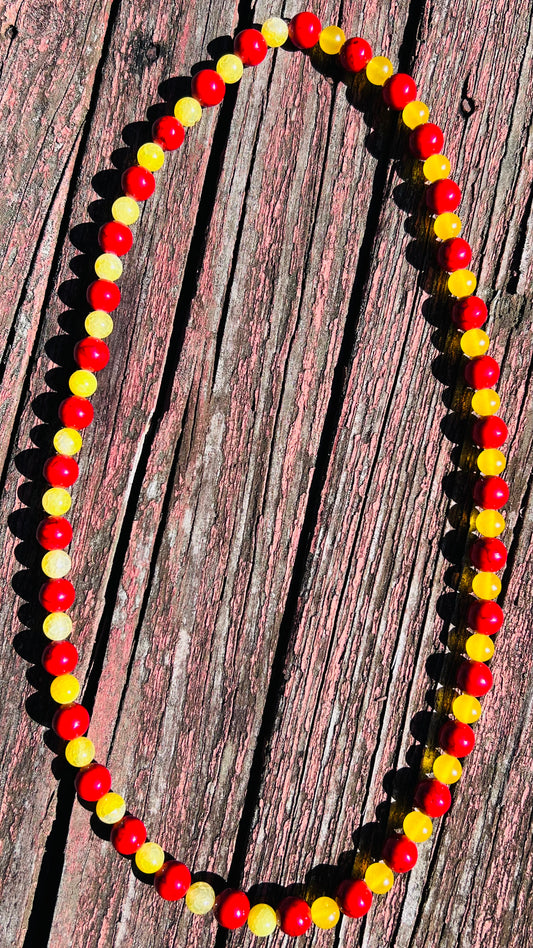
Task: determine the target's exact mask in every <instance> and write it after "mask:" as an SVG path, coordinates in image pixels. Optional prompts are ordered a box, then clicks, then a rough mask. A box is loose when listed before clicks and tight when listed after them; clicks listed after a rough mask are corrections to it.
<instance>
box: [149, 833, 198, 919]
mask: <svg viewBox="0 0 533 948" xmlns="http://www.w3.org/2000/svg"><path fill="white" fill-rule="evenodd" d="M164 861H165V853H164V852H163V850H162V849H161V846H160V845H159V844H158V843H151V842H148V843H143V844H142V846H140V847H139V849H138V850H137V852H136V853H135V865H136V866H137V869H139V870H140V871H141V872H145V873H146V874H149V873H151V872H157V871H158V870H159V869H161V866H162V865H163V863H164ZM195 884H197V883H195ZM209 888H211V886H209ZM191 889H192V886H191ZM189 891H190V890H189ZM211 891H212V890H211ZM214 901H215V900H214V899H213V902H214ZM187 904H188V903H187ZM207 911H209V910H207Z"/></svg>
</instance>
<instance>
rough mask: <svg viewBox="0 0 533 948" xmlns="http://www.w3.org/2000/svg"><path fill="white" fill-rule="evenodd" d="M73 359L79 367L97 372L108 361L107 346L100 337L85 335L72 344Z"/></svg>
mask: <svg viewBox="0 0 533 948" xmlns="http://www.w3.org/2000/svg"><path fill="white" fill-rule="evenodd" d="M74 359H75V361H76V362H77V364H78V365H79V367H80V369H88V371H89V372H99V371H100V369H104V368H105V366H106V365H107V363H108V362H109V347H108V346H107V345H106V344H105V342H103V340H102V339H97V338H96V337H95V336H86V337H85V339H80V341H79V342H77V343H76V345H75V346H74Z"/></svg>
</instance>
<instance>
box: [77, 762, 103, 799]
mask: <svg viewBox="0 0 533 948" xmlns="http://www.w3.org/2000/svg"><path fill="white" fill-rule="evenodd" d="M74 786H75V787H76V792H77V794H78V796H79V798H80V800H85V802H86V803H96V801H97V800H99V799H100V798H101V797H103V796H105V794H106V793H109V791H110V790H111V774H110V772H109V770H108V769H107V767H104V765H103V764H98V763H97V762H96V761H93V762H92V763H91V764H89V765H88V766H87V767H82V768H81V770H80V771H79V773H77V774H76V776H75V778H74Z"/></svg>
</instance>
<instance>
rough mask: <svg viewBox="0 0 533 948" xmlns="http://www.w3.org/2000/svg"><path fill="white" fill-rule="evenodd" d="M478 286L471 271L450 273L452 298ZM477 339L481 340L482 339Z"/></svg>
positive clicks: (476, 330) (478, 330)
mask: <svg viewBox="0 0 533 948" xmlns="http://www.w3.org/2000/svg"><path fill="white" fill-rule="evenodd" d="M437 184H440V182H437ZM476 286H477V279H476V276H475V274H474V273H472V271H471V270H456V271H455V273H450V276H449V277H448V289H449V291H450V293H451V294H452V296H458V297H461V296H470V294H471V293H473V292H474V290H475V288H476ZM468 331H469V332H475V333H480V332H483V330H482V329H469V330H468ZM465 336H466V333H465V334H464V335H463V336H461V349H462V350H463V352H465V349H464V345H465V341H464V340H465ZM476 338H478V339H479V338H480V337H476ZM481 351H482V352H483V351H485V350H484V349H481ZM465 355H468V353H465ZM473 355H480V350H479V349H478V350H477V351H476V352H475V353H473Z"/></svg>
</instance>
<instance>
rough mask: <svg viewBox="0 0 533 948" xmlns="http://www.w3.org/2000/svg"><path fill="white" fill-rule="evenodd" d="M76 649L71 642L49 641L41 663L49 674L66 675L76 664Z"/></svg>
mask: <svg viewBox="0 0 533 948" xmlns="http://www.w3.org/2000/svg"><path fill="white" fill-rule="evenodd" d="M78 657H79V656H78V649H77V648H76V646H75V645H73V644H72V642H67V641H63V642H50V645H47V646H46V648H45V650H44V652H43V654H42V657H41V664H42V666H43V668H44V670H45V671H47V672H48V674H49V675H54V676H56V675H68V673H69V672H71V671H74V669H75V668H76V665H77V664H78Z"/></svg>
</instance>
